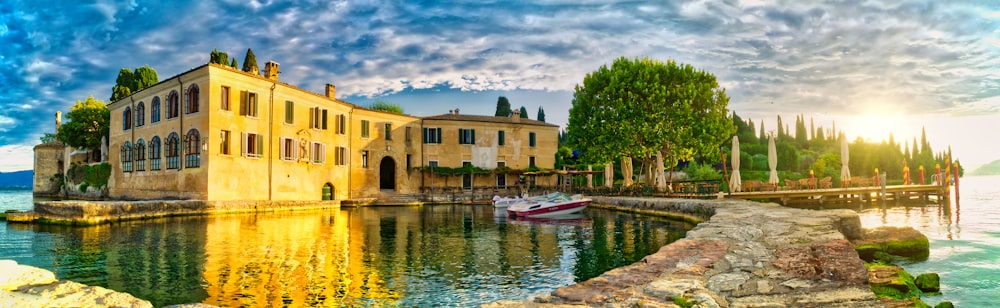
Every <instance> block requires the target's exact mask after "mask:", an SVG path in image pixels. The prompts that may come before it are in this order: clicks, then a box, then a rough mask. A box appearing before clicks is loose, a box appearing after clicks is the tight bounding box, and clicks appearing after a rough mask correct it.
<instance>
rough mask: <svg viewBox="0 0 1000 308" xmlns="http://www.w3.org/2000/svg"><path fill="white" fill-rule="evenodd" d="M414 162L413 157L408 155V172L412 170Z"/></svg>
mask: <svg viewBox="0 0 1000 308" xmlns="http://www.w3.org/2000/svg"><path fill="white" fill-rule="evenodd" d="M412 160H413V155H410V154H406V170H410V168H413V163H411V161H412Z"/></svg>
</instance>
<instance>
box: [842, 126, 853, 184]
mask: <svg viewBox="0 0 1000 308" xmlns="http://www.w3.org/2000/svg"><path fill="white" fill-rule="evenodd" d="M850 156H851V152H850V151H848V150H847V136H845V135H844V133H840V181H841V182H842V183H844V185H843V186H844V187H847V183H849V182H850V181H851V168H848V167H847V162H848V161H850Z"/></svg>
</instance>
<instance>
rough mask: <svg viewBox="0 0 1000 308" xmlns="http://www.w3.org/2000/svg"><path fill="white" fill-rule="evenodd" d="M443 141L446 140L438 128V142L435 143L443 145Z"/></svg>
mask: <svg viewBox="0 0 1000 308" xmlns="http://www.w3.org/2000/svg"><path fill="white" fill-rule="evenodd" d="M441 139H444V135H441V128H440V127H438V128H437V140H436V142H435V143H437V144H441Z"/></svg>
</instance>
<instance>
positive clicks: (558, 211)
mask: <svg viewBox="0 0 1000 308" xmlns="http://www.w3.org/2000/svg"><path fill="white" fill-rule="evenodd" d="M590 202H591V199H590V198H584V197H583V195H579V194H577V195H572V196H570V195H567V194H564V193H559V192H554V193H551V194H548V195H543V196H536V197H529V198H524V199H522V200H521V201H520V202H516V203H514V204H511V205H509V206H507V214H508V215H510V216H514V217H535V218H544V217H556V216H561V215H566V214H573V213H577V212H579V211H582V210H583V209H585V208H587V205H589V204H590Z"/></svg>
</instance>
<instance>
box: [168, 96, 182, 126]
mask: <svg viewBox="0 0 1000 308" xmlns="http://www.w3.org/2000/svg"><path fill="white" fill-rule="evenodd" d="M179 99H180V97H178V96H177V91H170V94H167V119H172V118H176V117H177V108H178V106H177V105H178V103H180V102H178V100H179Z"/></svg>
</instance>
